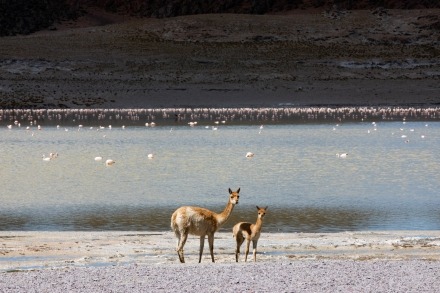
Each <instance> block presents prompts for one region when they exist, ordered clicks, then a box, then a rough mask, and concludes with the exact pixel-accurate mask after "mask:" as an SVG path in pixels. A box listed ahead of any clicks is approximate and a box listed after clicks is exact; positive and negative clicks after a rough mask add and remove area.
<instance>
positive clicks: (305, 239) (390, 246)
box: [0, 231, 440, 271]
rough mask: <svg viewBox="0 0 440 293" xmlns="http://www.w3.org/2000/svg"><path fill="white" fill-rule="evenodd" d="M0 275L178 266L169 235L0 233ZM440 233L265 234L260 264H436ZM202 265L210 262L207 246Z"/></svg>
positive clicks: (191, 251) (229, 243)
mask: <svg viewBox="0 0 440 293" xmlns="http://www.w3.org/2000/svg"><path fill="white" fill-rule="evenodd" d="M0 239H1V247H0V270H1V271H10V270H26V269H43V268H54V267H58V268H62V267H83V266H86V267H96V266H98V267H99V266H112V265H126V264H138V265H142V264H158V265H159V264H173V263H178V258H177V253H176V252H175V251H174V248H175V245H176V243H175V242H176V239H175V236H174V234H172V233H171V232H163V233H148V232H130V231H127V232H13V231H11V232H0ZM198 247H199V240H198V238H196V237H190V238H189V239H188V241H187V243H186V245H185V255H186V261H187V263H197V261H198ZM439 251H440V231H391V232H390V231H385V232H344V233H270V234H269V233H263V235H262V236H261V238H260V241H259V248H258V258H257V259H258V261H261V262H279V261H287V260H289V261H297V260H313V259H315V260H316V259H332V260H372V259H385V260H414V259H418V260H435V261H437V260H440V253H439ZM215 257H216V262H218V263H231V262H234V260H235V258H234V239H233V238H232V235H231V233H228V232H219V233H217V234H216V239H215ZM202 262H210V256H209V249H208V248H207V245H206V247H205V253H204V258H203V260H202Z"/></svg>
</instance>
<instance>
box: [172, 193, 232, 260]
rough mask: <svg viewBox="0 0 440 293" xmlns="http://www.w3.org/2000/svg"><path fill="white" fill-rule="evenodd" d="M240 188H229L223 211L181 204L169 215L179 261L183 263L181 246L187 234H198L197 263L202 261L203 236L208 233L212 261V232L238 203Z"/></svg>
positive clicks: (224, 220)
mask: <svg viewBox="0 0 440 293" xmlns="http://www.w3.org/2000/svg"><path fill="white" fill-rule="evenodd" d="M239 192H240V188H239V189H237V191H232V190H231V189H230V188H229V200H228V204H227V205H226V207H225V209H224V210H223V212H221V213H220V214H217V213H214V212H212V211H210V210H208V209H204V208H199V207H190V206H183V207H180V208H178V209H177V210H176V211H175V212H174V213H173V215H172V216H171V229H173V231H174V233H175V234H176V237H177V249H176V250H177V254H178V255H179V260H180V262H182V263H184V262H185V258H184V256H183V246H184V245H185V242H186V239H187V238H188V234H193V235H197V236H200V251H199V263H200V262H201V261H202V254H203V246H204V244H205V236H206V235H208V242H209V251H210V252H211V259H212V262H214V233H215V232H216V231H217V230H218V229H219V228H220V227H221V226H222V225H223V224H224V223H225V222H226V221H227V220H228V218H229V216H230V215H231V212H232V210H233V209H234V206H235V205H236V204H238V199H239V197H240V196H239Z"/></svg>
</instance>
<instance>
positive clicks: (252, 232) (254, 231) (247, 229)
mask: <svg viewBox="0 0 440 293" xmlns="http://www.w3.org/2000/svg"><path fill="white" fill-rule="evenodd" d="M257 210H258V217H257V221H256V223H255V224H251V223H248V222H240V223H237V224H235V225H234V227H233V228H232V233H233V235H234V237H235V240H236V242H237V248H236V250H235V261H236V262H238V258H239V256H240V246H241V245H242V244H243V242H244V240H246V251H245V255H246V256H245V259H244V261H247V257H248V254H249V245H250V243H251V241H252V246H253V255H254V261H257V243H258V239H259V238H260V234H261V227H262V225H263V218H264V216H265V215H266V210H267V207H265V208H259V207H258V206H257Z"/></svg>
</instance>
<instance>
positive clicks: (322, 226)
mask: <svg viewBox="0 0 440 293" xmlns="http://www.w3.org/2000/svg"><path fill="white" fill-rule="evenodd" d="M212 209H213V210H215V211H216V212H220V211H219V210H217V209H215V208H212ZM173 211H174V208H169V207H166V208H149V207H144V208H129V207H121V208H116V207H112V208H96V209H88V210H78V211H77V212H70V213H52V214H50V213H48V214H44V215H35V216H33V217H19V216H14V215H4V216H2V217H0V230H29V229H28V227H31V229H30V230H38V229H39V227H41V226H44V227H46V229H47V230H57V231H70V230H72V231H84V230H90V231H101V230H120V231H167V230H170V228H169V227H170V217H171V214H172V213H173ZM380 217H381V215H380V214H377V213H376V214H375V213H373V212H368V211H365V210H356V209H329V208H295V209H283V208H270V207H269V209H268V214H267V217H266V218H265V221H264V231H265V232H336V231H350V230H367V229H371V228H372V227H374V224H375V222H376V221H378V220H380ZM255 220H256V208H255V207H253V206H241V207H237V208H236V209H235V210H234V211H233V213H232V215H231V217H230V218H229V220H228V222H227V223H226V224H225V225H224V226H223V227H222V228H221V230H220V231H229V230H230V229H232V226H233V225H234V224H235V223H237V222H240V221H248V222H254V221H255Z"/></svg>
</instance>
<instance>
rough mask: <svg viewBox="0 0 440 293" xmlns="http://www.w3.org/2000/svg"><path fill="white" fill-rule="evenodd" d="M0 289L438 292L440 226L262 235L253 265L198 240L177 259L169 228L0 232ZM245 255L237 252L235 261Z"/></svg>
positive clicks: (223, 240)
mask: <svg viewBox="0 0 440 293" xmlns="http://www.w3.org/2000/svg"><path fill="white" fill-rule="evenodd" d="M0 239H1V247H0V292H66V291H69V292H128V291H130V292H176V290H177V291H180V292H187V291H194V290H201V291H203V292H336V291H338V292H436V290H437V289H438V287H439V286H440V261H439V260H440V253H439V251H440V248H439V247H440V231H383V232H380V231H377V232H344V233H289V234H283V233H273V234H269V233H263V235H262V237H261V238H260V241H259V249H258V251H259V253H258V255H257V263H253V262H251V261H250V262H248V263H244V262H242V261H241V262H240V263H236V262H235V260H234V250H233V247H234V240H233V238H232V237H231V234H230V233H227V232H219V233H217V234H216V239H215V258H216V263H214V264H213V263H211V262H210V257H209V253H208V251H205V254H204V258H203V259H202V263H201V264H198V263H197V260H198V245H199V244H198V243H199V241H198V239H197V238H195V237H190V238H189V239H188V241H187V244H186V246H185V252H186V261H187V263H186V264H180V263H178V258H177V254H176V253H175V251H174V245H175V238H174V235H173V234H172V233H171V232H163V233H148V232H13V231H11V232H0ZM241 260H242V259H241Z"/></svg>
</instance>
